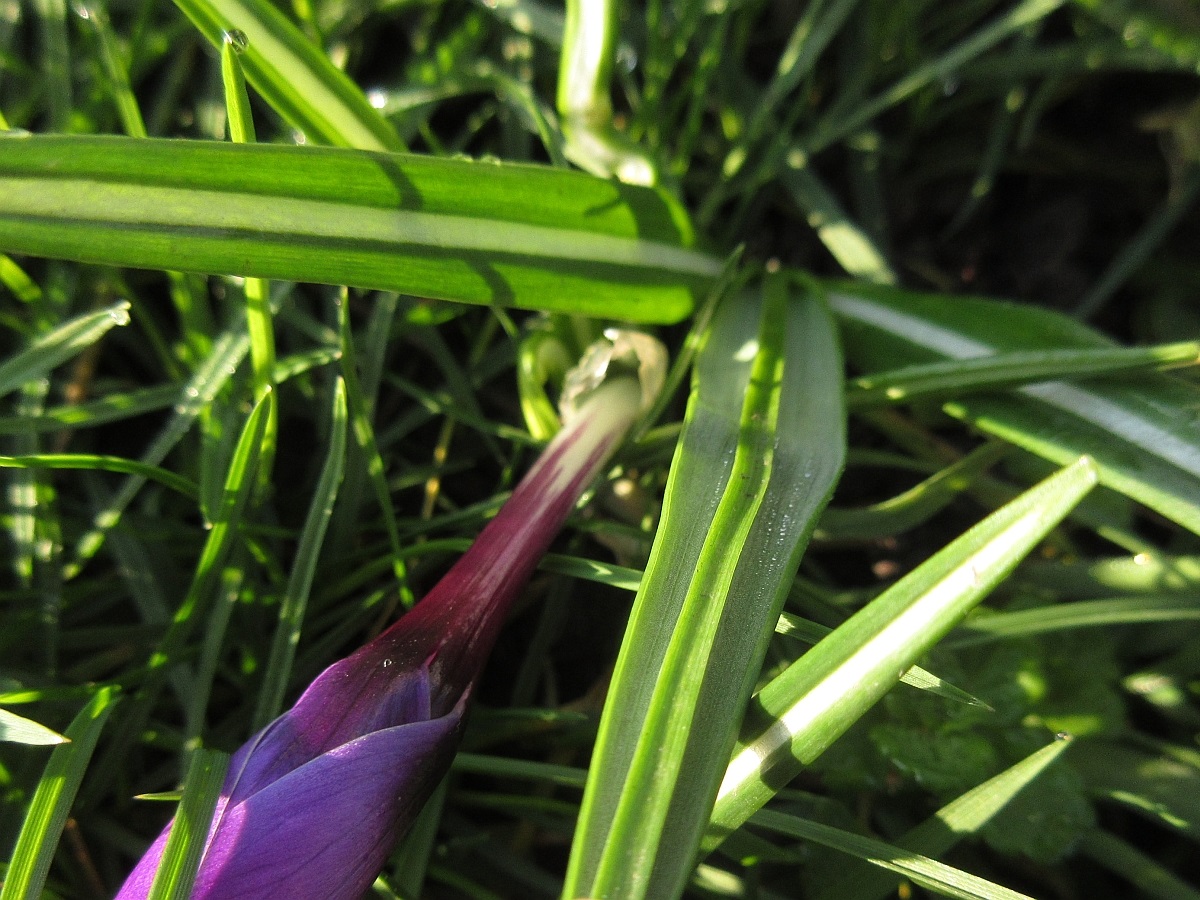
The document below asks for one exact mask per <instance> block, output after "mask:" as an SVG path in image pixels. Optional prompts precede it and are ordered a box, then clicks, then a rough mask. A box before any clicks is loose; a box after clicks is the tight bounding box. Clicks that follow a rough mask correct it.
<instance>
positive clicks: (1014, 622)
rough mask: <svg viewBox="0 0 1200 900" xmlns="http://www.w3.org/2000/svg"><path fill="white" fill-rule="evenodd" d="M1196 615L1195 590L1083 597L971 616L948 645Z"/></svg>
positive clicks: (1199, 601)
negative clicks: (1155, 594) (1158, 594)
mask: <svg viewBox="0 0 1200 900" xmlns="http://www.w3.org/2000/svg"><path fill="white" fill-rule="evenodd" d="M1197 619H1200V597H1197V596H1196V595H1194V594H1191V595H1184V596H1169V595H1168V596H1159V597H1154V596H1151V597H1133V598H1119V599H1115V600H1083V601H1079V602H1077V603H1062V604H1057V605H1055V606H1043V607H1038V608H1037V609H1021V610H1015V611H1013V612H1001V613H996V614H995V615H989V616H980V617H977V618H974V619H971V620H970V621H969V622H966V623H964V624H963V625H962V626H960V629H959V632H958V633H956V634H955V635H954V636H952V637H950V638H948V639H947V640H946V646H948V647H966V646H970V645H972V644H983V643H987V642H990V641H997V640H1003V639H1005V638H1014V637H1026V636H1029V635H1035V634H1046V633H1048V632H1052V631H1065V630H1068V629H1072V628H1101V627H1104V626H1108V625H1136V624H1139V623H1147V622H1193V621H1196V620H1197Z"/></svg>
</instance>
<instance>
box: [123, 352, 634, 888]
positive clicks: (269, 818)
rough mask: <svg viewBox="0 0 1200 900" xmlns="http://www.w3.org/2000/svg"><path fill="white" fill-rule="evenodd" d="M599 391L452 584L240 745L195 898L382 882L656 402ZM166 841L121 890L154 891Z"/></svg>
mask: <svg viewBox="0 0 1200 900" xmlns="http://www.w3.org/2000/svg"><path fill="white" fill-rule="evenodd" d="M595 368H596V367H595V366H593V369H595ZM599 368H600V370H601V374H603V372H602V370H603V368H604V366H603V365H601V366H600V367H599ZM585 394H586V396H585V397H584V398H583V399H582V400H580V401H579V402H578V404H577V408H576V409H575V410H574V413H573V415H571V416H570V417H569V418H567V419H566V421H565V422H564V426H563V429H562V430H561V431H560V432H559V434H558V435H557V436H556V437H555V438H554V439H553V440H552V441H551V443H550V444H549V445H548V446H547V448H546V450H545V451H544V452H543V453H542V455H541V456H540V457H539V458H538V460H537V462H536V463H535V465H534V466H533V468H532V469H531V470H530V471H529V473H528V474H527V475H526V476H525V478H524V479H523V480H522V481H521V483H520V484H519V485H518V486H517V488H516V490H515V491H514V492H513V494H512V496H511V497H510V498H509V500H508V502H506V503H505V504H504V506H503V507H502V508H501V510H500V511H499V513H498V514H497V515H496V517H495V518H494V519H493V520H492V521H491V522H490V523H488V525H487V526H486V527H485V528H484V529H483V531H482V532H481V533H480V535H479V537H478V538H477V539H476V540H475V542H474V544H473V545H472V546H471V548H470V549H469V550H468V551H467V552H466V553H465V554H464V555H463V556H462V557H461V558H460V559H459V560H458V562H457V563H456V564H455V565H454V566H453V568H451V569H450V571H449V572H448V573H447V574H446V575H445V577H444V578H443V579H442V580H441V581H440V582H439V583H438V584H437V586H436V587H434V589H433V590H432V591H430V593H429V594H428V595H427V596H426V597H425V598H424V599H423V600H422V601H421V602H420V603H418V604H417V605H416V606H415V607H413V609H412V610H411V611H409V612H408V613H406V614H405V615H404V616H402V617H401V618H400V619H399V620H398V621H397V622H396V623H395V624H394V625H392V626H391V627H390V628H388V629H387V630H386V631H384V632H383V633H382V634H380V635H379V636H378V637H377V638H375V639H374V640H372V641H371V642H370V643H368V644H367V645H366V646H364V647H362V648H361V649H360V650H358V651H357V652H356V653H354V654H353V655H352V656H350V657H348V658H346V659H343V660H341V661H340V662H337V663H335V664H334V665H332V666H330V667H329V668H328V669H326V670H325V671H324V672H323V673H321V675H320V676H318V677H317V679H316V681H314V682H313V683H312V684H311V685H310V686H309V688H308V690H306V691H305V692H304V694H303V695H302V696H301V697H300V699H299V700H297V701H296V704H295V706H293V707H292V708H291V709H290V710H288V711H287V712H286V713H284V714H283V715H282V716H280V717H279V718H278V719H276V720H275V721H274V722H272V723H271V724H270V725H268V726H267V727H266V728H264V729H263V730H262V731H261V732H259V733H258V734H257V735H256V736H254V737H253V738H251V740H250V741H249V742H248V743H247V744H246V745H245V746H243V747H242V748H241V749H240V750H239V751H238V752H237V754H236V755H235V756H234V757H233V760H232V763H231V765H230V769H229V774H228V776H227V778H226V780H225V784H224V787H223V789H222V791H221V797H220V800H219V802H218V805H217V811H216V815H215V817H214V820H213V825H212V827H211V829H210V831H209V834H208V838H207V843H206V845H205V850H204V856H203V859H202V861H201V864H200V869H199V873H198V875H197V878H196V882H195V887H194V889H193V892H192V897H193V900H255V898H279V897H286V898H289V900H305V898H311V900H355V898H358V897H360V896H361V895H362V894H363V892H364V891H365V890H366V889H367V888H368V887H369V886H370V885H371V883H372V881H374V879H375V878H376V876H377V875H378V873H379V871H380V869H381V868H382V867H383V864H384V861H385V860H386V858H387V856H388V854H389V853H390V851H391V849H392V847H393V846H394V844H395V843H396V841H397V840H399V838H400V837H402V836H403V835H404V833H405V832H406V831H407V829H408V827H409V826H410V825H411V824H412V821H413V819H414V818H415V816H416V814H417V813H418V812H419V810H420V808H421V806H422V805H423V804H424V802H425V800H426V799H427V798H428V796H429V794H430V792H431V791H432V790H433V788H434V787H435V786H436V785H437V783H438V781H439V780H440V778H441V777H442V775H443V774H444V773H445V771H446V769H447V767H448V766H449V764H450V760H451V758H452V757H453V755H454V752H455V749H456V747H457V744H458V738H459V736H460V734H461V732H462V728H463V718H464V713H465V710H466V705H467V701H468V699H469V697H470V695H471V691H472V689H473V687H474V685H475V682H476V679H477V678H478V677H479V674H480V672H481V671H482V669H483V666H484V664H485V662H486V660H487V657H488V654H489V653H490V651H491V648H492V644H493V643H494V642H495V640H496V637H497V634H498V633H499V630H500V627H501V625H502V624H503V621H504V618H505V615H506V614H507V612H508V609H509V607H510V606H511V604H512V601H513V599H514V598H515V597H516V596H517V595H518V593H519V591H520V590H521V588H522V586H523V585H524V584H525V582H526V581H527V579H528V578H529V576H530V575H531V574H532V572H533V570H534V568H535V567H536V566H537V564H538V562H539V560H540V558H541V556H542V554H543V553H544V552H545V550H546V548H547V547H548V546H549V544H550V542H551V541H552V540H553V539H554V537H555V535H556V534H557V533H558V530H559V528H560V527H561V526H562V524H563V522H564V521H565V520H566V518H567V516H568V515H569V513H570V512H571V509H572V508H573V506H574V505H575V503H576V502H577V500H578V499H579V497H580V495H581V494H582V492H583V491H584V490H585V489H586V488H587V487H588V485H589V484H590V483H591V481H592V480H593V479H594V478H595V477H596V475H597V473H598V472H599V471H600V469H601V468H602V467H603V466H604V464H605V462H606V461H607V460H608V458H609V456H610V455H611V453H612V451H613V450H614V449H615V447H616V446H617V444H618V443H619V442H620V441H621V440H622V438H623V437H624V435H625V433H626V432H627V430H628V429H629V426H630V425H631V424H632V422H633V421H634V419H635V418H636V417H637V415H638V413H639V410H640V408H642V407H643V386H642V385H640V384H639V382H638V379H636V378H634V377H631V376H629V375H617V376H616V377H611V378H609V379H608V380H606V381H604V382H603V383H602V384H600V385H599V386H598V387H594V389H593V388H591V386H588V389H587V390H586V391H585ZM166 837H167V832H165V831H164V833H163V834H162V835H161V836H160V837H159V838H158V840H157V841H156V842H155V843H154V844H153V845H152V846H151V848H150V849H149V851H147V853H146V855H145V856H144V857H143V858H142V860H141V862H140V863H139V864H138V865H137V867H136V868H135V869H134V871H133V872H132V873H131V874H130V876H129V878H128V879H127V880H126V882H125V884H124V886H123V887H122V889H121V891H120V893H119V894H118V895H117V900H134V898H142V897H145V896H147V894H148V892H149V890H150V886H151V883H152V882H153V879H154V873H155V870H156V869H157V867H158V862H159V860H160V858H161V856H162V851H163V847H164V845H165V843H166Z"/></svg>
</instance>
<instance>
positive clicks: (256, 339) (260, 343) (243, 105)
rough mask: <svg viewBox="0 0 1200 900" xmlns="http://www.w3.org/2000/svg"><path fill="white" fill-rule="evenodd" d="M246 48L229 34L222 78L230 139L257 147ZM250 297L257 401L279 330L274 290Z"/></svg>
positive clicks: (263, 466)
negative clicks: (244, 64)
mask: <svg viewBox="0 0 1200 900" xmlns="http://www.w3.org/2000/svg"><path fill="white" fill-rule="evenodd" d="M244 49H245V48H244V46H243V45H242V43H241V42H240V41H239V40H238V39H237V38H236V36H234V35H230V34H226V35H225V39H224V40H223V41H222V42H221V79H222V81H223V82H224V85H225V109H226V118H227V120H228V122H229V139H230V140H231V141H233V143H235V144H253V143H254V141H255V136H254V117H253V116H252V115H251V112H250V98H249V97H248V96H247V95H246V78H245V75H244V74H243V72H242V64H241V60H240V59H239V56H240V54H241V53H242V52H243V51H244ZM242 292H243V294H244V296H245V298H246V328H247V331H248V332H249V334H250V364H251V369H252V371H253V373H254V375H253V377H254V399H255V401H256V402H257V401H258V400H261V399H262V398H263V397H264V396H266V395H268V394H269V393H270V392H271V390H272V388H274V386H275V383H274V376H275V329H274V326H273V324H272V322H271V288H270V285H269V284H268V283H267V281H265V280H264V279H262V278H247V279H246V280H245V282H244V283H243V285H242ZM275 402H276V401H275V400H274V399H272V400H271V401H270V404H271V405H270V408H269V409H268V414H267V426H266V430H265V431H264V432H263V447H262V455H261V457H260V459H259V466H258V478H259V484H260V486H261V488H262V490H263V491H265V490H266V489H267V488H268V486H269V485H270V481H271V469H272V465H273V461H274V459H275V443H276V433H277V431H278V424H279V414H278V410H277V409H276V407H275Z"/></svg>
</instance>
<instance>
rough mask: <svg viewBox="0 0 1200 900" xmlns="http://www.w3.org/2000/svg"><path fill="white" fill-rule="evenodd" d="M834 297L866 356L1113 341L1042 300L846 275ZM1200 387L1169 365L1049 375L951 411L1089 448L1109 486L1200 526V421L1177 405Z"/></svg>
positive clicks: (1031, 442)
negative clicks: (1135, 372) (918, 289)
mask: <svg viewBox="0 0 1200 900" xmlns="http://www.w3.org/2000/svg"><path fill="white" fill-rule="evenodd" d="M830 305H831V306H832V307H833V309H834V312H835V313H836V314H837V315H838V317H839V318H840V320H841V323H842V327H843V335H844V340H845V342H846V348H847V355H848V356H849V357H850V358H851V359H852V360H854V361H856V362H859V363H861V364H863V365H864V366H869V367H870V368H880V367H902V366H906V365H916V364H926V363H931V362H944V361H945V360H946V359H948V358H949V359H959V360H970V359H975V358H982V357H988V356H991V355H993V354H997V353H1002V352H1013V351H1019V352H1033V351H1041V350H1057V349H1066V348H1075V349H1094V350H1101V351H1111V350H1113V349H1114V346H1113V344H1112V343H1111V342H1109V341H1108V340H1106V339H1105V338H1103V337H1101V336H1100V335H1099V334H1097V333H1096V332H1093V331H1091V330H1090V329H1088V328H1086V327H1084V326H1082V325H1079V324H1078V323H1076V322H1073V321H1072V320H1070V319H1068V318H1066V317H1065V316H1062V315H1060V314H1057V313H1054V312H1051V311H1049V310H1045V309H1038V308H1034V307H1027V306H1017V305H1016V304H1007V303H1000V302H997V301H990V300H978V299H974V298H967V297H949V296H935V295H926V294H913V293H908V292H904V291H897V290H893V289H891V288H881V287H877V286H866V285H856V286H853V287H851V286H848V285H840V286H838V287H836V288H835V289H834V293H833V294H832V295H831V297H830ZM1198 398H1200V391H1198V390H1197V389H1196V388H1195V387H1194V386H1193V385H1191V384H1189V383H1187V382H1185V381H1183V380H1181V379H1177V378H1173V377H1171V376H1168V375H1163V374H1160V373H1142V374H1140V375H1139V376H1137V377H1136V378H1133V377H1128V378H1125V379H1121V380H1118V379H1116V378H1107V379H1104V380H1103V381H1095V382H1091V383H1087V384H1068V383H1064V382H1057V381H1053V382H1044V383H1041V384H1035V385H1029V386H1026V387H1022V388H1018V389H1016V390H1015V391H1013V392H1011V393H1008V394H1004V395H987V396H978V397H962V398H958V399H955V400H953V401H951V402H949V403H947V404H946V406H945V409H946V411H947V412H948V413H950V414H951V415H953V416H955V417H957V418H961V419H964V420H966V421H967V422H970V423H971V424H973V425H974V426H975V427H977V428H979V429H980V430H982V431H984V432H986V433H988V434H992V435H995V436H997V437H1000V438H1003V439H1004V440H1006V441H1009V442H1011V443H1014V444H1017V445H1018V446H1020V447H1023V448H1025V449H1026V450H1029V451H1031V452H1032V453H1035V454H1037V455H1039V456H1042V457H1044V458H1046V459H1048V460H1050V461H1051V462H1054V463H1056V464H1058V465H1063V464H1066V463H1068V462H1070V461H1072V460H1074V459H1076V458H1078V457H1079V456H1081V455H1085V454H1086V455H1089V456H1092V457H1093V458H1094V459H1095V461H1096V466H1097V468H1098V470H1099V472H1100V481H1101V483H1102V484H1104V485H1106V486H1107V487H1110V488H1112V489H1113V490H1116V491H1119V492H1120V493H1123V494H1125V495H1126V496H1128V497H1130V498H1132V499H1134V500H1137V501H1138V502H1140V503H1144V504H1145V505H1147V506H1149V507H1150V508H1151V509H1154V510H1156V511H1157V512H1159V513H1161V514H1162V515H1164V516H1166V517H1167V518H1169V519H1172V520H1174V521H1175V522H1177V523H1179V524H1180V525H1183V526H1184V527H1185V528H1188V529H1190V530H1191V531H1193V532H1195V533H1197V534H1200V500H1198V499H1197V498H1200V426H1198V425H1197V424H1196V423H1195V421H1194V420H1193V419H1192V418H1191V417H1190V416H1181V415H1179V410H1180V409H1190V408H1192V407H1193V406H1195V405H1196V403H1197V400H1198Z"/></svg>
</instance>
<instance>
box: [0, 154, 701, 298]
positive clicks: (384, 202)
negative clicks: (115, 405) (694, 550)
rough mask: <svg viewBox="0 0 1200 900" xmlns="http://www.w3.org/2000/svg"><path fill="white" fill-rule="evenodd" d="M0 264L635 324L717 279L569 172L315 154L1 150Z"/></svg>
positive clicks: (685, 241)
mask: <svg viewBox="0 0 1200 900" xmlns="http://www.w3.org/2000/svg"><path fill="white" fill-rule="evenodd" d="M3 140H4V144H3V151H2V152H0V250H2V251H3V252H11V253H28V254H34V255H42V256H52V257H59V258H67V259H75V260H79V261H84V262H95V263H104V264H110V265H120V266H133V267H141V268H168V267H170V268H175V269H182V270H185V271H193V272H206V273H217V274H232V275H244V276H256V277H262V278H279V279H285V280H290V281H315V282H321V283H325V284H345V285H350V286H357V287H365V288H382V289H385V290H395V291H398V292H401V293H407V294H414V295H417V296H423V297H430V298H439V299H445V300H457V301H461V302H466V303H483V304H496V305H501V306H517V307H521V308H526V309H548V310H554V311H559V312H569V313H577V314H581V315H594V316H601V317H607V318H622V319H629V320H635V321H658V322H670V321H676V320H678V319H680V318H682V317H683V316H685V315H687V314H688V313H689V312H690V311H691V308H692V305H693V302H694V298H695V296H697V295H699V294H702V293H703V292H704V291H705V290H706V289H707V286H708V284H709V281H710V279H711V278H712V277H714V276H716V275H717V274H718V273H719V272H720V269H721V264H720V261H719V260H716V259H714V258H712V257H710V256H708V255H706V254H703V253H700V252H698V251H696V250H695V249H693V248H692V246H691V245H692V243H693V239H692V234H691V230H690V225H689V224H688V222H687V218H686V215H685V214H684V213H683V212H682V210H681V209H680V208H679V207H678V206H677V205H676V204H675V203H674V202H673V201H672V200H670V199H669V198H668V197H667V196H666V195H665V194H663V193H661V192H659V191H655V190H652V189H649V188H638V187H634V186H629V185H621V184H618V183H616V182H611V181H604V180H602V179H597V178H593V177H591V176H588V175H585V174H582V173H579V172H567V171H562V170H558V169H550V168H546V167H539V166H531V165H507V164H498V163H476V162H470V161H464V160H459V159H436V158H432V157H421V156H403V155H398V154H378V153H367V152H363V151H355V150H342V149H336V148H318V147H286V146H268V145H262V144H255V145H252V144H237V145H234V144H224V143H217V142H203V141H159V140H153V139H148V140H140V141H134V140H130V139H124V138H105V137H59V136H26V137H6V138H3Z"/></svg>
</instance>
